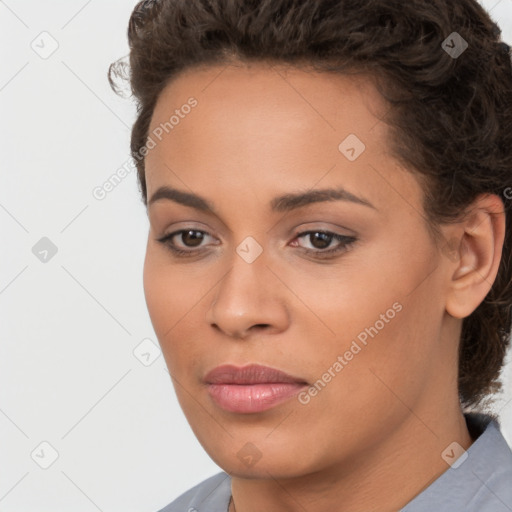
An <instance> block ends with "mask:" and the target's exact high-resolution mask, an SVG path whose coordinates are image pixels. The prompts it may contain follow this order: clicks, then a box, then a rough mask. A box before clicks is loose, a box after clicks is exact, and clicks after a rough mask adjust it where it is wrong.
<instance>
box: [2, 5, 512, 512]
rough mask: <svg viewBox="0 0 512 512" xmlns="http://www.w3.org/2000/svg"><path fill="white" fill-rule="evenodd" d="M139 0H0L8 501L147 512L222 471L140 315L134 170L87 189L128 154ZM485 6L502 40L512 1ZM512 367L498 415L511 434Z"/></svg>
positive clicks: (143, 233) (33, 506) (141, 237)
mask: <svg viewBox="0 0 512 512" xmlns="http://www.w3.org/2000/svg"><path fill="white" fill-rule="evenodd" d="M135 3H136V2H135V1H124V2H123V1H121V0H109V1H108V2H107V1H101V2H100V1H99V0H89V1H86V0H73V1H70V0H68V1H66V2H64V1H57V0H53V1H49V0H48V1H44V2H41V1H35V0H32V1H29V0H25V1H24V2H22V1H16V0H7V1H4V2H2V1H0V34H1V38H2V44H1V45H0V52H1V62H2V66H1V67H0V109H1V110H0V116H1V117H0V119H1V141H2V152H1V154H2V157H1V161H0V162H1V163H0V166H1V178H2V185H1V187H0V226H1V240H2V250H1V253H0V254H1V264H0V311H1V322H0V336H1V343H0V461H1V463H0V511H3V512H27V511H28V510H30V511H31V512H39V511H47V510H52V512H59V511H66V512H68V511H70V510H72V511H74V512H94V511H98V510H99V511H104V512H107V511H120V510H123V511H125V512H135V511H137V512H156V510H159V509H160V508H161V507H163V506H164V505H166V504H167V503H169V502H170V501H172V499H174V498H175V497H176V496H178V495H179V494H181V493H182V492H183V491H185V490H186V489H188V488H190V487H192V486H193V485H195V484H196V483H198V482H200V481H201V480H203V479H204V478H206V477H208V476H210V475H212V474H214V473H216V472H218V471H219V470H220V468H218V467H217V466H216V465H215V464H214V463H213V462H212V460H211V459H210V458H209V456H208V455H207V454H206V453H205V452H204V451H203V449H202V447H201V446H200V445H199V443H198V441H197V440H196V438H195V437H194V435H193V433H192V431H191V429H190V427H189V425H188V423H187V421H186V419H185V417H184V415H183V413H182V412H181V409H180V407H179V405H178V403H177V400H176V398H175V394H174V390H173V387H172V384H171V380H170V377H169V374H168V373H167V371H166V368H165V364H164V361H163V357H162V356H161V355H160V354H159V349H158V347H157V341H156V337H155V335H154V332H153V329H152V326H151V323H150V320H149V316H148V314H147V310H146V304H145V300H144V295H143V288H142V266H143V259H144V251H145V244H146V237H147V230H148V222H147V217H146V213H145V209H144V207H143V205H142V202H141V201H140V198H139V192H138V189H137V183H136V177H135V174H134V173H133V172H132V173H130V174H128V176H127V177H126V178H125V179H124V180H123V181H122V182H121V183H120V184H119V185H118V186H117V187H116V188H115V189H114V190H113V191H111V192H110V193H109V194H107V195H106V197H105V198H104V199H103V200H98V199H96V198H95V197H94V195H93V190H94V189H95V187H98V186H101V185H102V184H103V183H104V182H105V181H106V180H108V179H109V177H110V176H111V175H112V174H113V173H115V172H116V170H118V169H119V168H120V167H122V166H123V165H124V164H126V163H127V162H128V161H129V136H130V129H131V124H132V122H133V120H134V117H135V108H134V105H133V103H132V102H131V100H130V99H122V98H119V97H118V96H116V95H115V94H114V93H113V92H112V91H111V89H110V87H109V84H108V81H107V69H108V66H109V64H110V63H111V62H113V61H114V60H116V59H118V58H119V57H122V56H124V55H126V54H127V53H128V45H127V40H126V28H127V23H128V19H129V15H130V13H131V10H132V8H133V6H134V5H135ZM483 3H484V5H485V6H486V8H487V9H488V10H490V12H491V15H492V16H493V18H494V19H495V20H496V21H498V22H499V24H500V26H501V27H502V30H503V38H504V40H505V41H508V42H509V43H512V1H511V0H501V1H499V0H489V1H485V2H483ZM42 33H43V34H42ZM57 45H58V46H57ZM53 50H54V51H53ZM51 51H53V53H52V54H51V55H46V54H45V52H46V53H50V52H51ZM510 185H512V183H511V184H510ZM43 238H46V239H44V240H42V241H41V239H43ZM36 244H38V245H36ZM34 246H35V247H36V249H33V248H34ZM55 250H56V251H57V252H56V253H55V254H53V253H54V252H55ZM45 251H46V252H45ZM41 258H43V259H45V260H46V261H41ZM143 340H145V341H143ZM141 343H143V345H141V346H139V345H140V344H141ZM141 354H149V355H141ZM137 356H138V357H137ZM149 363H151V364H149ZM510 373H511V372H510V364H509V365H508V366H507V372H506V374H505V376H504V379H505V384H506V386H507V394H506V396H505V397H504V398H503V399H502V400H500V401H499V402H498V403H497V410H498V411H499V412H500V416H501V418H502V422H503V426H504V431H505V435H506V437H507V439H508V441H509V442H512V394H511V393H510V384H511V379H510ZM41 443H43V444H41ZM54 459H55V460H54ZM44 466H48V467H47V468H46V469H44Z"/></svg>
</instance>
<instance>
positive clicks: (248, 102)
mask: <svg viewBox="0 0 512 512" xmlns="http://www.w3.org/2000/svg"><path fill="white" fill-rule="evenodd" d="M191 98H192V99H191ZM385 113H386V106H385V105H384V104H383V103H381V100H380V97H379V95H378V93H377V92H376V91H375V90H374V89H373V88H372V87H371V86H370V83H369V82H368V81H365V80H364V79H363V78H359V79H355V78H350V79H349V78H347V77H340V76H334V75H328V74H318V73H308V72H305V71H300V70H297V69H293V68H292V69H286V68H285V67H282V66H279V67H270V66H266V65H264V64H258V65H253V66H252V67H251V68H246V67H243V66H240V67H235V66H227V67H210V68H205V69H201V70H199V69H195V70H189V71H187V72H185V73H183V74H181V75H180V76H179V77H178V78H177V79H176V80H175V81H174V82H172V83H170V84H169V85H168V86H167V87H166V89H165V90H164V91H163V93H162V94H161V95H160V97H159V101H158V103H157V105H156V108H155V111H154V115H153V118H152V121H151V126H150V132H149V134H150V136H151V137H152V139H153V142H155V143H156V145H154V144H152V143H151V144H149V145H148V147H150V146H154V147H152V148H151V149H150V150H149V152H148V154H147V156H146V180H147V190H148V202H149V205H148V215H149V220H150V232H149V238H148V244H147V254H146V261H145V267H144V288H145V295H146V300H147V305H148V309H149V314H150V316H151V320H152V322H153V326H154V329H155V332H156V335H157V336H158V339H159V342H160V345H161V347H162V351H163V354H164V356H165V360H166V363H167V367H168V369H169V372H170V374H171V376H172V378H173V382H174V386H175V390H176V393H177V397H178V400H179V402H180V405H181V407H182V408H183V411H184V413H185V415H186V417H187V420H188V421H189V423H190V425H191V427H192V429H193V431H194V433H195V435H196V436H197V438H198V440H199V441H200V443H201V444H202V445H203V447H204V448H205V450H206V451H207V452H208V453H209V455H210V456H211V457H212V459H213V460H214V461H215V462H216V463H217V464H218V465H219V466H221V467H222V468H224V469H225V470H226V471H228V472H230V473H233V474H236V475H251V476H261V477H265V478H268V475H269V474H270V475H273V476H274V477H293V476H297V475H304V474H307V473H311V472H313V471H319V470H321V469H323V468H327V467H331V466H332V465H333V464H339V463H341V462H343V461H345V462H346V461H350V460H353V459H355V458H357V457H358V456H360V455H361V454H363V453H365V452H367V450H371V449H373V448H375V447H377V446H384V444H385V443H386V440H389V439H391V438H392V436H393V435H394V434H395V433H396V432H398V431H399V430H400V429H402V431H403V432H405V431H406V426H407V429H409V431H410V430H411V429H425V428H427V426H426V425H422V422H420V421H411V418H412V414H413V413H412V412H411V411H414V415H415V416H417V417H421V418H423V419H424V421H423V423H426V422H427V420H426V418H428V417H429V414H430V413H431V411H433V410H434V409H435V407H436V404H437V403H438V402H439V401H440V400H442V399H443V398H441V397H444V396H446V395H447V393H446V390H447V389H453V390H454V389H455V387H454V386H455V384H454V383H455V382H456V377H455V375H456V373H455V372H456V365H457V359H456V357H457V352H456V348H457V347H456V342H455V340H454V339H455V337H456V336H455V334H456V332H455V330H454V328H453V325H452V324H450V327H447V320H446V314H445V302H444V299H445V292H446V290H445V283H446V277H447V272H448V271H447V268H448V267H447V266H446V263H447V262H448V264H449V263H450V262H449V259H448V258H445V257H443V255H442V254H441V253H440V252H439V251H437V250H436V247H435V245H434V242H433V240H432V239H431V237H430V235H429V232H428V230H427V226H426V221H425V217H424V213H423V208H422V194H423V192H422V189H421V187H420V185H419V183H418V182H417V180H416V178H415V177H414V176H413V175H412V174H411V173H409V172H408V171H407V170H405V169H403V168H402V167H400V165H399V164H398V163H397V161H395V160H394V159H393V158H392V157H391V156H390V155H389V154H388V144H387V142H386V134H387V127H386V125H385V124H384V123H383V122H381V121H379V118H378V117H376V116H377V115H378V116H381V117H382V116H384V114H385ZM171 118H172V119H171ZM165 123H167V124H165ZM164 126H165V128H163V127H164ZM162 128H163V129H162ZM159 139H161V140H159ZM161 187H168V189H176V190H178V191H180V192H181V193H182V195H181V196H178V195H176V194H175V195H174V196H173V197H174V199H172V198H171V194H169V193H168V192H169V190H167V193H165V191H164V192H162V190H161ZM159 189H160V192H159V194H158V195H159V198H158V199H156V200H154V202H151V199H152V198H153V196H154V195H155V193H157V191H159ZM319 190H322V191H323V190H337V191H340V192H339V193H338V194H334V193H331V196H330V197H331V200H326V197H328V194H325V195H323V194H322V195H320V194H318V195H312V196H310V195H307V197H309V199H303V200H297V201H293V200H291V198H292V197H294V196H296V195H301V194H311V193H312V192H313V191H319ZM342 190H343V191H344V192H343V191H342ZM185 195H186V196H185ZM166 196H167V197H166ZM192 196H198V197H200V198H202V200H204V201H205V202H206V203H207V204H208V205H209V206H210V207H211V211H210V210H207V209H205V208H202V207H200V202H201V204H202V200H201V201H200V200H199V199H195V206H194V201H191V200H190V198H192ZM184 197H187V198H188V199H187V201H186V202H187V204H182V203H183V201H180V199H183V198H184ZM203 206H204V205H203ZM180 230H185V233H181V234H180V233H178V234H176V235H174V236H173V237H168V238H167V241H165V242H163V241H159V239H163V238H164V237H166V236H167V235H169V234H171V233H174V232H177V231H180ZM190 231H191V232H190ZM335 236H339V237H341V238H339V239H338V238H336V237H335ZM172 246H174V247H175V248H177V249H180V250H182V251H186V252H185V254H178V253H174V252H173V251H172V250H171V247H172ZM449 329H451V330H450V331H449ZM450 338H453V339H450ZM251 363H255V364H260V365H265V366H269V367H272V368H276V369H279V370H281V371H283V372H285V373H287V374H290V375H292V376H294V377H298V378H299V380H301V381H302V382H305V383H307V385H303V386H302V387H299V385H297V386H296V387H294V388H292V389H293V390H295V394H293V395H292V396H290V397H289V398H287V399H284V400H281V401H280V402H275V403H273V406H272V407H269V408H265V406H264V405H261V400H258V396H255V395H254V394H253V396H254V399H253V400H251V399H249V398H247V396H246V398H245V399H240V400H238V401H237V400H236V399H232V400H229V396H232V395H230V393H234V391H229V390H233V389H234V388H233V385H232V386H229V387H224V388H222V389H221V386H217V387H216V388H215V389H216V390H217V392H219V393H220V394H221V395H222V392H224V393H225V395H223V396H224V398H225V401H224V402H222V401H220V402H219V401H217V400H215V399H214V398H213V397H212V394H211V393H210V391H209V390H211V389H214V388H212V387H209V385H208V384H206V383H205V382H204V378H205V376H206V374H207V373H208V372H209V371H210V370H212V369H213V368H215V367H217V366H219V365H223V364H232V365H235V366H238V367H240V366H246V365H248V364H251ZM282 387H283V389H284V388H285V386H282ZM228 388H229V390H228ZM240 389H241V388H239V390H240ZM247 389H248V388H245V390H247ZM253 389H255V388H253ZM260 389H263V390H264V391H265V390H267V391H268V386H267V387H264V388H260ZM286 389H287V390H289V389H290V386H287V387H286ZM442 390H444V391H442ZM247 393H249V394H250V391H247ZM226 394H227V395H229V396H228V398H226ZM222 404H223V405H222ZM229 404H231V408H230V407H229ZM422 414H423V416H422Z"/></svg>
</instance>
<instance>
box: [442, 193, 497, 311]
mask: <svg viewBox="0 0 512 512" xmlns="http://www.w3.org/2000/svg"><path fill="white" fill-rule="evenodd" d="M461 226H462V227H463V230H464V231H463V233H462V235H461V238H460V239H459V240H460V243H459V247H458V254H457V267H456V268H455V270H454V272H453V274H452V277H451V282H450V284H449V290H448V295H447V301H446V311H447V312H448V313H449V314H450V315H452V316H453V317H455V318H465V317H467V316H469V315H470V314H471V313H472V312H473V311H474V310H475V309H476V308H477V307H478V306H479V304H480V303H481V302H482V301H483V300H484V299H485V297H486V295H487V294H488V293H489V291H490V289H491V288H492V285H493V284H494V280H495V279H496V275H497V274H498V269H499V266H500V261H501V254H502V249H503V242H504V238H505V212H504V206H503V202H502V200H501V199H500V198H499V197H498V196H497V195H494V194H492V195H490V194H484V195H481V196H479V197H478V198H477V199H476V200H475V202H474V203H473V204H472V205H471V207H470V209H468V214H467V216H466V217H465V219H464V220H463V221H462V222H461Z"/></svg>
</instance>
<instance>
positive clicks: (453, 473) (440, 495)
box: [402, 413, 512, 512]
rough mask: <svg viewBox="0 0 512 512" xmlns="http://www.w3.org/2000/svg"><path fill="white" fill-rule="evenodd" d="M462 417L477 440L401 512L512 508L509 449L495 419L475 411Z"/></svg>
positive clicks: (451, 511) (511, 457) (510, 454)
mask: <svg viewBox="0 0 512 512" xmlns="http://www.w3.org/2000/svg"><path fill="white" fill-rule="evenodd" d="M465 418H466V424H467V426H468V430H469V432H470V434H471V436H472V437H473V439H475V437H477V439H476V440H475V441H474V442H473V444H472V445H471V446H470V447H469V448H468V450H467V451H466V452H464V453H462V454H461V455H460V457H458V458H457V459H456V460H454V461H453V462H452V463H451V467H448V469H447V471H445V472H444V473H443V474H442V475H441V476H439V477H438V478H437V479H436V480H435V481H434V482H433V483H432V484H430V485H429V486H428V487H427V488H426V489H425V490H423V492H421V493H420V494H419V495H418V496H416V497H415V498H414V499H413V500H412V501H410V502H409V503H408V504H407V505H406V506H405V508H404V509H402V512H431V511H432V510H434V509H435V510H436V511H447V512H448V511H449V512H459V511H460V512H473V511H475V512H481V511H484V510H492V511H496V512H498V511H500V512H501V511H503V512H510V511H512V485H511V483H512V451H511V450H510V447H509V446H508V443H507V441H506V440H505V438H504V437H503V435H502V433H501V431H500V427H499V424H498V422H497V420H496V419H495V418H493V417H492V416H488V415H485V414H478V413H468V414H465ZM440 456H441V454H440ZM447 464H448V463H447ZM459 464H460V465H459Z"/></svg>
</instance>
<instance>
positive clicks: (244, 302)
mask: <svg viewBox="0 0 512 512" xmlns="http://www.w3.org/2000/svg"><path fill="white" fill-rule="evenodd" d="M206 319H207V321H208V322H209V324H210V325H211V326H212V327H213V328H214V329H218V330H220V331H221V332H223V333H224V334H225V335H227V336H229V337H232V338H236V339H245V338H247V337H249V336H251V334H252V333H256V332H260V331H262V330H264V331H265V332H266V333H268V334H271V333H277V332H281V331H284V330H286V328H287V326H288V322H289V311H288V309H287V304H286V288H285V287H284V286H283V284H282V283H281V282H280V280H279V279H277V277H276V276H275V275H274V273H273V272H272V271H271V270H270V269H269V268H268V267H267V265H266V263H265V260H264V258H263V257H261V256H260V257H259V258H258V259H257V260H256V261H254V262H252V263H247V262H246V261H244V260H243V259H242V258H240V257H239V256H238V255H236V256H235V257H234V259H233V265H232V267H231V269H230V270H229V271H228V272H227V273H226V274H225V276H224V277H223V278H222V279H221V281H220V283H219V284H218V286H217V289H216V292H215V293H214V294H213V295H212V302H211V304H210V306H209V308H208V311H207V313H206Z"/></svg>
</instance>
